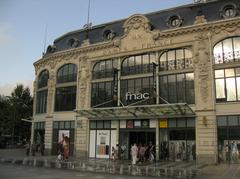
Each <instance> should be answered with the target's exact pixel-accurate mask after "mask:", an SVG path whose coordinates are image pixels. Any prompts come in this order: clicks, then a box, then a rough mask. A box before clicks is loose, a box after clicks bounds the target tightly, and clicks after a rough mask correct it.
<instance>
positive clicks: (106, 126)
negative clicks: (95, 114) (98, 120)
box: [104, 121, 111, 129]
mask: <svg viewBox="0 0 240 179" xmlns="http://www.w3.org/2000/svg"><path fill="white" fill-rule="evenodd" d="M104 128H105V129H110V128H111V122H110V121H104Z"/></svg>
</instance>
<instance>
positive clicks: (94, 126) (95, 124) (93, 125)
mask: <svg viewBox="0 0 240 179" xmlns="http://www.w3.org/2000/svg"><path fill="white" fill-rule="evenodd" d="M96 128H97V122H96V121H90V129H96Z"/></svg>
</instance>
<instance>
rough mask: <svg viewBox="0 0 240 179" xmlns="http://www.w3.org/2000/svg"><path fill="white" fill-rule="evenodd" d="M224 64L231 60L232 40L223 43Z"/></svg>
mask: <svg viewBox="0 0 240 179" xmlns="http://www.w3.org/2000/svg"><path fill="white" fill-rule="evenodd" d="M223 51H224V62H230V61H232V59H233V46H232V38H229V39H226V40H224V41H223Z"/></svg>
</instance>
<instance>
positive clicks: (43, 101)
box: [36, 89, 48, 114]
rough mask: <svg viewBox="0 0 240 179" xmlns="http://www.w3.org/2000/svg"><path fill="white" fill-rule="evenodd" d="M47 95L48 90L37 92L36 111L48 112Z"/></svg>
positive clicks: (38, 112)
mask: <svg viewBox="0 0 240 179" xmlns="http://www.w3.org/2000/svg"><path fill="white" fill-rule="evenodd" d="M47 96H48V90H47V89H46V90H41V91H38V92H37V101H36V113H37V114H40V113H46V112H47Z"/></svg>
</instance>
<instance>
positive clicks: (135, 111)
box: [76, 103, 195, 120]
mask: <svg viewBox="0 0 240 179" xmlns="http://www.w3.org/2000/svg"><path fill="white" fill-rule="evenodd" d="M76 112H77V113H78V115H79V116H80V117H86V118H89V119H99V120H108V119H109V120H110V119H112V120H114V119H143V118H145V119H146V118H151V119H152V118H177V117H193V116H194V115H195V113H194V112H193V110H192V109H191V107H190V106H189V105H188V104H186V103H175V104H159V105H141V106H123V107H111V108H91V109H88V110H77V111H76Z"/></svg>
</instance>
